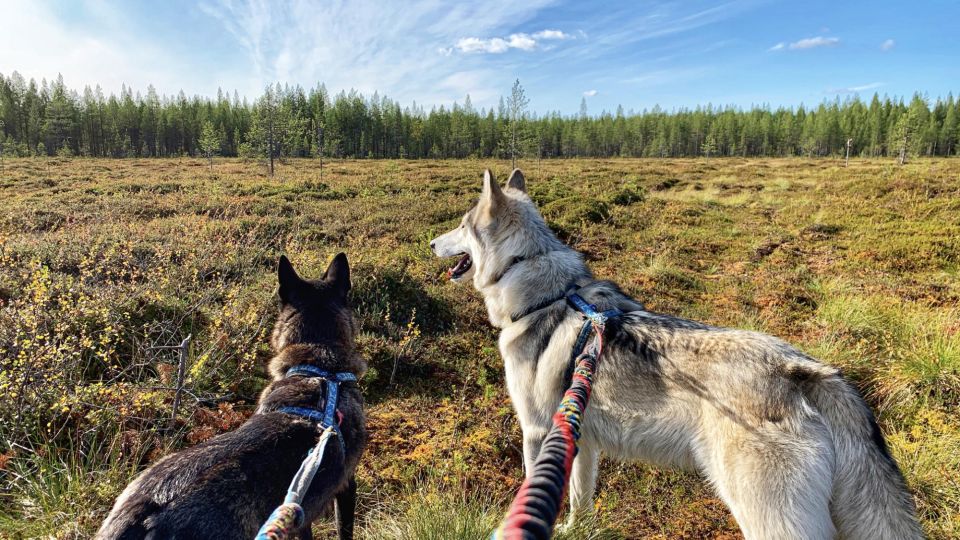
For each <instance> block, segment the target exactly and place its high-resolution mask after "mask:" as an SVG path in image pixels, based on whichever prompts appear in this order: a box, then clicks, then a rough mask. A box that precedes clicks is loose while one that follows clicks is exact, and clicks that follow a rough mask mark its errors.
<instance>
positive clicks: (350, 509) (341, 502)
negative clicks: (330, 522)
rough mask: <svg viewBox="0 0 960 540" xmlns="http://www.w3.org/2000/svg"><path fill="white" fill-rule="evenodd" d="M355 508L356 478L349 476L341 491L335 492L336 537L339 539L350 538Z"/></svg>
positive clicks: (349, 539) (347, 539) (350, 539)
mask: <svg viewBox="0 0 960 540" xmlns="http://www.w3.org/2000/svg"><path fill="white" fill-rule="evenodd" d="M356 509H357V479H356V478H355V477H353V476H351V477H350V480H349V481H348V482H347V486H346V487H345V488H343V491H341V492H340V493H337V537H338V538H339V539H340V540H352V538H353V520H354V517H355V512H356Z"/></svg>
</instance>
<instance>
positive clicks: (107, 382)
mask: <svg viewBox="0 0 960 540" xmlns="http://www.w3.org/2000/svg"><path fill="white" fill-rule="evenodd" d="M314 166H315V163H313V162H311V161H293V162H290V163H288V164H286V165H282V166H281V167H280V168H279V172H278V176H277V177H275V178H268V177H265V176H263V175H262V174H261V170H260V169H259V168H258V167H257V166H256V165H255V164H253V163H248V162H243V161H240V160H229V161H218V162H217V164H216V166H215V168H214V171H213V172H212V173H211V172H210V171H209V170H208V169H207V168H206V167H205V164H204V163H203V162H202V161H200V160H197V161H191V160H184V161H183V162H178V161H176V160H126V161H112V160H64V161H59V160H37V159H24V160H8V161H7V163H6V172H5V174H4V176H3V177H2V178H0V197H2V198H3V201H4V206H3V212H2V213H0V490H2V491H0V537H13V538H17V537H35V536H50V535H52V536H56V537H61V538H73V537H84V536H88V535H89V534H90V533H91V531H92V530H93V529H94V528H95V527H96V525H97V523H98V521H99V520H100V519H102V517H103V515H104V513H105V512H106V511H107V509H108V507H109V504H110V503H111V501H112V499H113V498H114V497H115V496H116V495H117V494H118V493H119V490H120V489H122V487H123V485H124V483H125V482H126V481H127V479H128V478H129V476H130V474H132V473H133V472H134V471H136V470H139V469H141V468H142V467H143V466H145V465H146V464H148V463H149V462H151V461H152V460H155V459H157V458H158V457H159V456H161V455H163V454H164V453H166V452H168V451H170V450H172V449H176V448H178V447H182V446H183V445H187V444H192V443H195V442H198V441H200V440H204V439H205V438H208V437H210V436H213V435H214V434H215V433H218V432H221V431H224V430H227V429H232V428H233V427H235V426H236V425H238V424H239V423H240V422H242V420H243V418H244V417H245V415H246V414H249V412H250V409H251V403H252V401H253V400H254V399H255V396H256V392H257V391H258V390H259V389H260V388H261V387H262V385H263V383H264V379H263V371H262V364H263V361H264V360H265V359H266V358H267V357H268V355H269V351H268V350H267V348H266V346H265V335H266V332H267V331H268V329H269V327H270V325H271V323H272V319H273V316H274V307H273V304H274V301H273V297H272V294H273V290H274V277H273V274H272V271H273V270H272V269H273V266H274V264H275V261H276V258H277V257H278V255H279V254H280V253H282V252H285V253H287V254H288V255H290V256H291V258H292V259H293V260H294V262H295V263H296V264H297V265H298V267H302V268H303V269H304V273H305V274H307V275H312V274H313V275H315V274H317V273H319V272H321V271H322V270H323V268H324V267H325V264H326V262H327V261H328V259H329V257H330V256H331V255H333V254H334V253H335V252H336V251H338V250H344V251H346V252H347V253H348V254H349V255H350V257H351V262H352V264H353V266H354V269H355V271H354V276H355V284H354V285H355V291H354V293H355V294H354V299H355V306H356V310H357V314H358V320H359V322H360V327H361V329H362V333H361V337H360V341H361V347H362V350H363V352H364V354H366V355H367V357H368V358H369V360H370V364H371V370H370V372H369V373H368V375H367V376H366V377H365V379H364V381H363V383H362V384H363V387H364V391H365V394H366V395H367V398H368V403H369V410H370V413H369V417H370V419H369V424H370V430H371V434H372V444H371V447H370V449H369V452H368V454H367V456H366V457H365V459H364V462H363V465H362V469H361V472H360V480H361V521H362V530H363V531H364V532H365V536H366V537H369V538H378V537H384V535H387V536H389V534H394V535H401V536H403V535H406V536H405V537H411V535H412V537H415V538H440V537H441V536H437V534H440V533H438V532H437V531H442V530H443V525H444V524H445V523H447V521H446V520H441V521H440V522H438V521H437V514H438V511H436V509H437V508H443V509H444V510H445V511H449V512H452V514H453V518H451V521H449V523H453V524H456V526H457V527H462V529H463V531H464V533H463V534H462V535H459V537H462V538H471V537H475V536H476V533H477V531H481V532H482V531H483V530H486V528H487V527H489V526H490V524H491V523H495V522H496V521H497V518H498V517H499V513H500V512H501V511H502V510H503V509H504V507H505V501H506V500H507V499H508V498H509V494H510V493H511V492H512V491H513V490H515V489H516V488H517V487H518V486H519V482H520V477H521V467H520V461H521V458H520V448H519V428H518V427H517V423H516V420H515V418H514V416H513V413H512V411H511V409H510V404H509V401H508V399H507V396H506V392H505V389H504V387H503V370H502V365H501V363H500V360H499V357H498V354H497V351H496V334H495V332H494V331H493V330H492V329H491V328H490V327H489V325H488V324H487V323H486V320H485V312H484V309H483V306H482V302H481V301H480V300H479V298H478V296H477V295H476V293H475V292H473V291H471V290H469V289H468V288H456V287H453V286H451V285H450V284H448V283H447V282H445V280H444V279H443V277H442V274H443V270H444V265H445V264H446V262H445V261H440V260H437V259H435V258H433V257H432V256H431V255H430V253H429V250H428V248H427V242H428V241H429V239H430V238H432V237H433V236H434V235H436V234H437V233H438V232H442V231H444V230H445V229H447V228H449V227H451V226H452V225H453V224H454V223H455V222H456V220H457V219H458V218H459V216H460V214H461V213H462V212H463V211H465V210H466V209H467V208H469V206H470V205H471V203H472V201H473V199H474V198H475V197H476V194H477V192H478V190H479V179H480V172H481V170H482V168H483V167H488V166H490V167H493V168H494V169H495V170H496V172H498V173H499V174H500V175H501V176H503V175H505V174H506V172H507V164H504V163H495V162H477V161H348V162H334V163H333V164H331V165H329V166H328V168H327V170H326V171H325V172H324V180H323V182H322V183H321V182H320V180H319V178H318V172H317V170H316V169H315V167H314ZM527 172H528V183H529V185H530V189H531V194H532V196H533V197H534V199H535V200H536V201H537V202H538V203H539V204H540V205H541V206H542V208H543V209H544V213H545V215H546V216H547V217H548V219H549V221H550V222H551V225H552V226H553V227H554V228H555V230H556V231H557V232H558V234H559V235H560V236H561V237H562V238H564V240H566V241H567V242H569V243H570V244H572V245H573V246H574V247H576V248H577V249H579V250H581V251H583V252H585V253H586V254H587V257H588V259H589V260H590V261H591V264H592V266H593V268H594V270H595V272H596V273H597V274H598V275H599V276H602V277H604V278H611V279H615V280H617V281H618V282H620V283H621V284H622V286H623V287H624V288H625V289H626V290H627V291H628V292H630V293H631V294H634V295H635V296H637V297H638V298H640V299H641V300H642V301H643V302H644V303H646V304H647V306H648V307H649V308H651V309H654V310H658V311H665V312H670V313H674V314H679V315H683V316H688V317H695V318H698V319H702V320H705V321H707V322H711V323H715V324H727V325H736V326H747V327H751V328H755V329H760V330H764V331H768V332H771V333H774V334H777V335H779V336H781V337H783V338H785V339H788V340H790V341H792V342H794V343H796V344H797V345H798V346H800V347H801V348H803V349H805V350H808V351H810V352H812V353H814V354H816V355H818V356H819V357H821V358H822V359H823V360H824V361H826V362H830V363H833V364H836V365H839V366H841V367H843V368H844V370H845V372H846V373H847V374H848V375H849V376H851V377H852V378H853V379H854V380H855V381H856V382H857V384H858V385H860V386H861V388H862V389H863V390H864V391H865V394H866V395H867V396H868V399H869V400H870V401H871V403H872V404H873V405H874V406H875V407H876V408H877V410H878V412H879V415H880V423H881V426H882V428H883V430H884V432H885V433H886V434H887V435H888V437H889V438H890V442H891V446H892V448H893V451H894V453H895V455H896V456H897V457H898V459H899V460H900V463H901V466H902V468H903V470H904V473H905V474H906V476H907V479H908V482H909V483H910V485H911V488H912V489H913V490H914V493H915V495H916V498H917V501H918V506H919V508H920V510H921V513H922V518H923V521H924V527H925V529H926V531H927V532H928V533H929V535H930V536H931V537H934V538H955V537H958V535H960V472H958V471H960V421H958V420H957V416H956V407H957V405H958V404H960V403H958V401H960V397H958V396H960V341H958V340H960V323H958V322H957V321H958V315H960V313H958V305H960V276H958V267H960V219H958V216H960V161H956V160H918V161H915V162H913V163H911V164H909V165H908V166H906V167H903V168H898V167H895V166H893V165H892V163H888V162H886V161H854V162H852V163H851V166H850V168H846V169H845V168H842V167H839V166H838V164H837V163H836V162H833V161H829V160H815V161H814V160H802V159H785V160H772V159H749V160H741V159H714V160H703V159H701V160H695V159H691V160H626V159H616V160H569V161H546V162H543V164H542V169H538V167H537V166H536V165H535V164H527ZM187 334H193V336H194V342H193V347H192V350H191V354H190V366H189V370H188V378H187V390H188V391H189V394H188V397H187V400H186V404H185V411H184V412H183V413H182V414H181V419H180V421H179V422H177V423H176V425H173V426H171V425H170V422H169V415H170V405H171V399H172V392H171V391H170V387H171V386H172V384H173V379H172V377H173V363H174V360H175V357H174V354H173V353H172V352H171V351H170V350H169V349H163V348H158V347H162V346H167V345H172V344H176V343H179V341H180V340H181V339H182V338H183V337H185V336H186V335H187ZM395 364H396V365H397V373H396V378H395V381H394V384H393V385H391V384H389V380H390V376H391V372H392V371H393V368H394V365H395ZM464 493H473V494H482V496H480V495H475V496H464V495H463V494H464ZM599 493H600V498H599V499H598V502H597V509H598V518H597V519H598V523H597V524H596V529H597V530H598V531H600V532H598V533H597V535H598V536H597V538H616V537H629V538H636V537H652V538H704V537H713V538H734V537H737V536H738V535H739V533H738V531H737V527H736V524H735V523H734V522H733V520H732V519H731V518H730V517H729V515H728V513H727V512H726V510H725V509H724V508H723V505H722V503H721V502H720V501H719V500H718V499H717V498H716V497H715V496H714V495H712V493H711V491H710V489H709V488H708V487H707V486H705V485H704V484H703V483H702V481H701V480H700V479H698V478H697V477H695V476H692V475H688V474H683V473H676V472H670V471H663V470H657V469H653V468H649V467H646V466H642V465H625V464H618V463H612V462H606V463H604V465H603V472H602V476H601V480H600V488H599ZM418 531H425V532H422V533H421V532H418ZM430 531H433V532H430ZM481 536H482V535H481ZM398 537H399V536H398ZM444 538H446V537H444Z"/></svg>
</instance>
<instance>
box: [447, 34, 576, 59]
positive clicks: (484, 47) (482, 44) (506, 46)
mask: <svg viewBox="0 0 960 540" xmlns="http://www.w3.org/2000/svg"><path fill="white" fill-rule="evenodd" d="M563 39H576V38H575V37H574V36H573V35H571V34H565V33H563V32H561V31H560V30H541V31H539V32H534V33H533V34H525V33H522V32H521V33H517V34H510V35H509V36H508V37H506V38H501V37H493V38H488V39H483V38H478V37H465V38H460V39H459V40H457V43H456V45H455V47H456V48H457V50H459V51H460V52H462V53H467V54H470V53H489V54H502V53H505V52H507V51H509V50H510V49H519V50H521V51H532V50H535V49H536V48H537V47H538V45H540V43H539V42H540V41H550V40H563Z"/></svg>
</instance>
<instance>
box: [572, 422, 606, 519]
mask: <svg viewBox="0 0 960 540" xmlns="http://www.w3.org/2000/svg"><path fill="white" fill-rule="evenodd" d="M584 443H585V441H583V440H582V439H581V441H580V450H579V452H578V453H577V457H575V458H574V459H573V470H572V471H570V513H569V515H568V516H567V522H566V527H568V528H569V527H573V526H574V525H575V524H576V523H577V520H579V519H580V518H583V517H584V516H587V515H589V514H590V513H591V512H593V493H594V491H595V490H596V488H597V467H598V464H599V462H600V452H599V450H597V449H596V448H594V447H591V446H589V445H587V444H584Z"/></svg>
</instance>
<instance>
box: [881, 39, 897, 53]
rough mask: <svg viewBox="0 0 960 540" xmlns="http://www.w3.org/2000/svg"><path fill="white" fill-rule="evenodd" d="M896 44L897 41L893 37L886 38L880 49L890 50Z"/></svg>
mask: <svg viewBox="0 0 960 540" xmlns="http://www.w3.org/2000/svg"><path fill="white" fill-rule="evenodd" d="M896 44H897V42H896V41H894V40H892V39H888V40H886V41H884V42H883V43H881V44H880V50H881V51H889V50H890V49H892V48H893V47H894V46H895V45H896Z"/></svg>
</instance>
